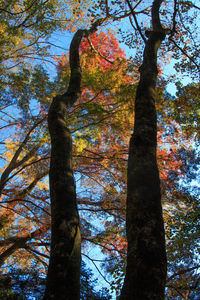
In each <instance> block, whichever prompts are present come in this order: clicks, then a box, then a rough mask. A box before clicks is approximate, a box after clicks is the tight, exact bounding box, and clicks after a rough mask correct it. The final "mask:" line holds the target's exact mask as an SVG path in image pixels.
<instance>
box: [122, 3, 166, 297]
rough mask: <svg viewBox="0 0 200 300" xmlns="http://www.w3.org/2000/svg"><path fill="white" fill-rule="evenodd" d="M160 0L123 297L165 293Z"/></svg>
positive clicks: (139, 101)
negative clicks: (158, 99)
mask: <svg viewBox="0 0 200 300" xmlns="http://www.w3.org/2000/svg"><path fill="white" fill-rule="evenodd" d="M161 2H162V1H160V0H154V2H153V6H152V24H153V31H151V32H148V40H147V41H146V44H145V49H144V54H143V63H142V66H141V67H140V81H139V85H138V87H137V92H136V98H135V124H134V132H133V134H132V136H131V139H130V145H129V158H128V174H127V176H128V178H127V179H128V187H127V215H126V232H127V240H128V253H127V268H126V276H125V280H124V285H123V288H122V291H121V296H120V300H124V299H127V300H128V299H134V300H145V299H149V300H159V299H160V300H161V299H164V290H165V282H166V267H167V262H166V250H165V232H164V224H163V217H162V207H161V192H160V179H159V171H158V166H157V159H156V148H157V118H156V108H155V86H156V81H157V74H158V71H157V51H158V48H159V46H160V44H161V42H162V40H164V38H165V33H164V30H163V29H162V26H161V24H160V19H159V8H160V5H161Z"/></svg>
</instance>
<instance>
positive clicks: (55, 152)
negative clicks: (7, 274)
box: [44, 30, 84, 300]
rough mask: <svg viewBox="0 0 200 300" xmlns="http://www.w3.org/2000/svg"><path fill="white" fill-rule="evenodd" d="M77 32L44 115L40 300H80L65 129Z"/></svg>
mask: <svg viewBox="0 0 200 300" xmlns="http://www.w3.org/2000/svg"><path fill="white" fill-rule="evenodd" d="M83 35H84V30H78V31H77V32H76V34H75V35H74V37H73V40H72V42H71V46H70V67H71V78H70V83H69V86H68V90H67V92H66V93H65V94H64V95H58V96H56V97H55V98H54V99H53V102H52V104H51V107H50V109H49V114H48V126H49V132H50V136H51V162H50V174H49V177H50V197H51V215H52V225H51V253H50V262H49V268H48V274H47V283H46V291H45V295H44V299H48V300H50V299H55V300H57V299H59V300H62V299H65V300H72V299H73V300H76V299H80V263H81V235H80V225H79V215H78V210H77V202H76V188H75V182H74V178H73V168H72V136H71V133H70V130H69V129H68V128H67V126H66V118H67V110H68V108H69V107H71V106H72V105H73V104H74V102H75V101H76V99H77V97H78V96H79V93H80V82H81V68H80V61H79V45H80V42H81V39H82V37H83Z"/></svg>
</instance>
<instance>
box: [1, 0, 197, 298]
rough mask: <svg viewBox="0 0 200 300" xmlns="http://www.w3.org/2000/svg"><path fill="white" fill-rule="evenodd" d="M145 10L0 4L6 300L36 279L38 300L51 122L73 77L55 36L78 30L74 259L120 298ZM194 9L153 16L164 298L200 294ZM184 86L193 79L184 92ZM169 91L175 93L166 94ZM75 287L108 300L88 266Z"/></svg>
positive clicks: (147, 30) (181, 4)
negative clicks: (77, 248)
mask: <svg viewBox="0 0 200 300" xmlns="http://www.w3.org/2000/svg"><path fill="white" fill-rule="evenodd" d="M151 2H152V1H148V2H147V1H132V2H130V1H95V2H94V3H92V2H89V1H88V2H87V1H84V2H82V1H73V2H69V1H64V0H63V1H60V0H59V1H50V0H49V1H19V0H13V1H9V3H7V1H1V2H0V18H1V25H0V32H1V36H2V38H1V44H0V54H1V55H0V56H1V66H0V76H1V77H0V94H1V104H0V130H1V140H0V151H1V153H0V158H1V164H0V168H1V178H0V191H1V200H0V207H1V210H0V264H1V286H2V287H3V289H4V290H5V293H6V296H4V297H5V299H6V297H8V299H9V297H10V296H9V295H11V294H12V293H22V292H24V291H25V290H26V291H25V294H26V297H27V299H28V297H29V294H28V293H29V284H30V280H31V281H33V280H35V279H34V278H37V282H36V283H35V288H36V293H37V288H38V290H39V292H38V293H40V295H41V296H40V297H42V294H43V292H44V278H45V276H46V273H47V268H48V262H49V255H50V239H51V230H50V224H51V210H50V195H49V184H48V173H49V164H50V144H51V141H50V137H49V132H48V128H47V114H48V110H49V107H50V103H51V102H52V99H55V98H56V96H57V95H63V94H65V93H66V90H67V89H68V87H69V86H70V83H69V82H70V78H71V75H70V58H69V51H67V50H64V49H65V48H68V45H67V47H66V44H67V42H66V41H65V40H63V41H62V43H63V47H62V48H63V49H60V52H61V51H62V52H63V53H60V54H61V55H57V56H55V55H53V54H51V53H52V52H53V51H54V50H53V49H55V48H54V46H58V47H60V44H57V45H56V43H55V36H56V35H57V34H59V32H62V33H63V32H66V33H67V34H69V33H70V36H71V35H72V34H74V32H76V30H77V29H81V30H83V32H84V37H83V38H82V41H81V43H80V47H79V55H80V65H81V72H82V74H81V76H82V80H81V86H80V87H81V95H80V96H79V97H78V98H77V100H76V102H75V103H73V104H72V105H71V106H70V107H69V109H68V113H67V117H66V119H65V126H66V127H67V128H68V129H69V131H70V132H71V136H72V157H73V173H74V180H75V186H76V199H77V204H78V212H79V216H80V226H81V235H82V250H81V252H82V259H83V260H84V261H86V262H90V263H92V264H93V267H94V269H95V276H96V274H98V275H97V276H98V277H100V278H101V280H100V281H101V285H102V286H104V285H106V286H107V287H108V288H109V289H110V292H112V293H115V294H116V295H119V294H120V290H121V288H122V284H123V280H124V275H125V272H126V271H125V270H126V256H127V240H126V233H125V221H126V196H127V162H128V147H129V140H130V137H131V134H132V131H133V127H134V120H135V105H134V99H135V97H136V90H137V86H138V82H139V78H141V75H140V74H139V73H141V67H140V66H141V64H142V61H143V58H142V52H143V47H144V46H145V45H147V40H148V38H149V34H151V32H152V30H153V28H152V27H151V25H150V21H151V6H152V3H151ZM155 2H156V1H155ZM199 9H200V8H199V7H198V5H197V4H196V2H195V1H179V0H177V1H176V0H175V1H173V5H171V3H169V1H165V2H163V4H162V6H161V9H160V18H161V23H162V26H163V28H164V31H165V34H166V37H165V39H164V40H163V42H162V44H161V48H160V51H159V53H158V71H159V72H158V82H157V86H156V88H155V95H154V96H155V99H156V110H157V143H158V146H157V163H158V169H159V173H160V180H161V194H162V207H163V218H164V224H165V239H166V250H167V260H168V275H167V281H166V290H165V293H166V297H167V299H191V298H192V299H197V298H198V295H199V279H200V278H199V268H200V262H199V198H198V195H199V185H198V182H197V178H198V175H199V158H198V154H199V147H198V143H199V132H198V124H199V99H200V93H199V91H200V90H199V78H198V75H199V43H198V39H199V31H198V29H197V28H198V26H199V23H198V12H199ZM86 14H87V15H86ZM91 28H92V29H91ZM90 29H91V32H90V34H86V33H85V32H89V31H90ZM97 29H98V30H97ZM84 30H85V31H84ZM67 34H66V36H67ZM66 39H67V37H66ZM52 40H53V41H54V42H52ZM54 43H55V45H53V44H54ZM127 46H128V47H129V50H128V48H127ZM126 52H127V53H129V54H130V53H131V55H127V54H126ZM48 61H49V63H48ZM52 63H53V64H55V65H56V69H55V72H54V74H53V75H52V67H51V65H52ZM168 69H169V70H171V72H170V71H169V72H168ZM168 73H171V74H168ZM183 76H187V78H189V79H192V80H193V81H189V79H188V83H187V81H184V82H181V81H182V77H183ZM169 82H170V83H173V84H174V85H175V86H176V92H174V90H173V91H170V87H169V88H167V85H168V83H169ZM185 82H186V83H185ZM95 253H98V255H99V257H100V258H99V259H98V258H97V257H96V254H95ZM100 253H101V254H100ZM32 269H34V272H31V271H30V270H32ZM28 273H29V276H28V275H26V274H28ZM20 274H22V275H23V274H25V275H23V276H24V277H20V276H21V275H20ZM26 276H28V277H26ZM30 276H32V277H30ZM40 278H41V281H40ZM81 278H82V280H81V296H80V297H81V299H90V298H91V299H109V297H110V295H109V294H108V292H107V291H106V290H105V291H102V293H101V292H96V290H93V289H92V286H94V285H95V284H96V283H95V281H92V279H91V278H92V275H91V273H90V271H89V270H87V269H85V266H83V267H82V277H81ZM24 279H25V280H26V279H27V281H26V283H23V282H21V281H23V280H24ZM10 281H11V282H12V285H11V286H10V287H8V283H9V282H10ZM20 285H21V286H20ZM22 286H25V288H24V290H23V288H22ZM41 286H42V288H40V287H41ZM18 287H20V288H19V289H18ZM20 289H21V290H20ZM91 290H92V294H91V295H90V294H88V293H90V292H91ZM34 292H35V291H34V290H33V291H32V292H31V293H34ZM89 297H90V298H89Z"/></svg>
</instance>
